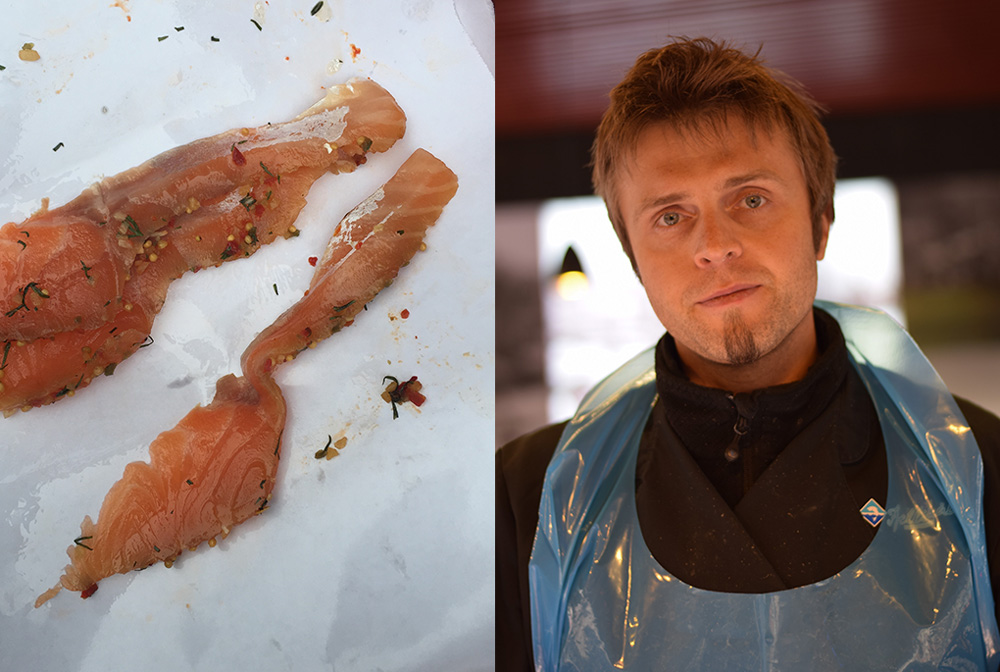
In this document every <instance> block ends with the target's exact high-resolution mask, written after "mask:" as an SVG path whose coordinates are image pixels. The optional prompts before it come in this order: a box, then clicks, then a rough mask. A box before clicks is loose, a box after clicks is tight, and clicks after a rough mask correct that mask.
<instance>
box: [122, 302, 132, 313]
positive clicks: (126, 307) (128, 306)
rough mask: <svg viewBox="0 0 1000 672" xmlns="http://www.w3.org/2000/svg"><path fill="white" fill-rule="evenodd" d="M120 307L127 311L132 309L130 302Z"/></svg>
mask: <svg viewBox="0 0 1000 672" xmlns="http://www.w3.org/2000/svg"><path fill="white" fill-rule="evenodd" d="M122 307H123V308H124V309H125V310H128V311H130V310H132V304H131V303H126V304H125V305H124V306H122Z"/></svg>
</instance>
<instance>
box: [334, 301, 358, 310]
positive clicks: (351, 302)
mask: <svg viewBox="0 0 1000 672" xmlns="http://www.w3.org/2000/svg"><path fill="white" fill-rule="evenodd" d="M355 302H356V299H351V300H350V301H348V302H347V303H345V304H344V305H342V306H334V307H333V309H334V310H336V311H337V312H338V313H339V312H340V311H342V310H343V309H344V308H347V307H348V306H350V305H351V304H353V303H355Z"/></svg>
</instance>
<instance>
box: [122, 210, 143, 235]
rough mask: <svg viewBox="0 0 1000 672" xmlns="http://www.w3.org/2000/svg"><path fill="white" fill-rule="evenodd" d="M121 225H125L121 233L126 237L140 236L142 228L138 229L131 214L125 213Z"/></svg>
mask: <svg viewBox="0 0 1000 672" xmlns="http://www.w3.org/2000/svg"><path fill="white" fill-rule="evenodd" d="M122 226H124V227H125V230H124V231H123V233H124V234H125V235H126V236H127V237H129V238H142V229H140V228H139V225H138V224H137V223H136V221H135V220H134V219H132V215H125V220H124V221H123V222H122Z"/></svg>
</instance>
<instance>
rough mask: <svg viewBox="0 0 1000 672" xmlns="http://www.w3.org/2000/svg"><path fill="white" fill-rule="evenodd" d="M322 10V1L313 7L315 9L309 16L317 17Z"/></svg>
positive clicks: (310, 11)
mask: <svg viewBox="0 0 1000 672" xmlns="http://www.w3.org/2000/svg"><path fill="white" fill-rule="evenodd" d="M321 9H323V0H320V1H319V2H317V3H316V4H315V5H313V8H312V9H311V10H309V15H310V16H316V15H317V14H318V13H319V10H321Z"/></svg>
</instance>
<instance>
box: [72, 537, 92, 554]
mask: <svg viewBox="0 0 1000 672" xmlns="http://www.w3.org/2000/svg"><path fill="white" fill-rule="evenodd" d="M93 538H94V537H92V536H91V537H77V538H76V539H74V540H73V543H74V544H76V545H77V546H83V547H84V548H86V549H87V550H88V551H92V550H94V549H92V548H91V547H90V546H87V544H85V543H83V542H85V541H87V540H88V539H93Z"/></svg>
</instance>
